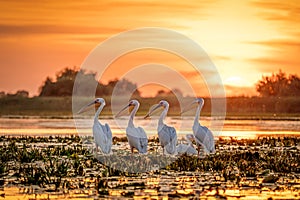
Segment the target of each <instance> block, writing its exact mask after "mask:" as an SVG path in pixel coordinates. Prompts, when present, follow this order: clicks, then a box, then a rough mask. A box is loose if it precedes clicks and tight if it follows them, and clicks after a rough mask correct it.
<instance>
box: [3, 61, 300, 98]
mask: <svg viewBox="0 0 300 200" xmlns="http://www.w3.org/2000/svg"><path fill="white" fill-rule="evenodd" d="M77 76H79V77H80V80H81V81H83V82H85V83H88V84H84V86H83V87H85V88H83V89H81V91H82V92H83V93H82V95H85V93H86V94H91V92H93V91H90V90H91V88H93V87H90V85H97V87H96V91H95V95H96V96H111V95H112V93H113V91H114V89H115V86H116V85H117V84H118V90H117V91H116V92H117V93H118V94H120V95H122V94H126V93H131V94H133V96H136V97H140V94H141V93H140V91H139V90H138V88H137V85H136V84H135V83H132V82H131V81H129V80H127V79H122V80H118V79H114V80H111V81H109V82H108V83H107V84H103V83H101V82H98V81H97V80H96V73H94V72H87V71H86V70H83V69H80V70H79V69H78V68H76V67H74V68H69V67H66V68H64V69H62V70H61V71H59V72H58V73H57V74H56V77H55V78H54V79H52V78H50V77H47V78H46V80H45V81H44V82H43V84H42V86H41V87H40V88H39V96H41V97H42V96H50V97H51V96H53V97H54V96H72V94H73V86H74V82H75V79H76V77H77ZM255 86H256V91H257V92H258V94H259V96H261V97H298V96H300V77H299V76H297V75H293V74H289V75H287V74H286V73H284V72H282V71H281V70H279V72H277V73H273V74H272V75H270V76H262V78H261V80H259V81H258V82H257V83H256V85H255ZM174 94H177V95H178V94H179V95H182V93H181V91H180V90H178V89H174V90H173V91H164V90H159V91H158V92H157V94H156V97H166V96H174ZM28 96H29V93H28V91H26V90H18V91H17V92H16V93H14V94H11V93H7V94H6V93H5V92H0V98H2V97H26V98H27V97H28Z"/></svg>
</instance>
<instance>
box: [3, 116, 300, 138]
mask: <svg viewBox="0 0 300 200" xmlns="http://www.w3.org/2000/svg"><path fill="white" fill-rule="evenodd" d="M127 120H128V119H127V118H120V119H117V120H115V119H112V118H103V119H101V118H100V122H101V123H103V124H104V123H108V124H109V125H110V127H111V129H112V132H113V135H114V136H124V135H125V129H126V125H127ZM76 122H77V126H75V122H74V120H73V119H41V118H27V119H12V118H0V135H35V136H47V135H71V134H74V135H77V134H79V135H91V134H92V132H91V127H92V123H93V120H92V119H78V120H77V121H76ZM213 122H214V123H215V122H218V119H213V118H210V117H202V118H201V124H202V125H205V126H207V127H209V128H210V129H212V130H213V132H214V135H215V137H216V138H217V137H219V136H222V137H237V138H255V137H257V136H262V135H300V120H234V119H232V120H225V121H224V126H221V125H222V121H221V124H220V126H219V125H218V124H217V123H215V124H217V126H218V127H212V123H213ZM166 123H167V124H169V125H171V126H174V127H175V128H176V130H177V134H178V135H181V134H187V133H191V132H192V130H191V127H192V123H193V118H191V117H186V118H184V119H179V118H171V117H167V119H166ZM135 124H136V125H137V126H141V127H143V128H144V129H145V131H146V133H147V135H148V136H149V137H152V136H156V127H157V118H154V119H151V120H145V119H143V118H141V117H136V119H135ZM213 125H214V124H213Z"/></svg>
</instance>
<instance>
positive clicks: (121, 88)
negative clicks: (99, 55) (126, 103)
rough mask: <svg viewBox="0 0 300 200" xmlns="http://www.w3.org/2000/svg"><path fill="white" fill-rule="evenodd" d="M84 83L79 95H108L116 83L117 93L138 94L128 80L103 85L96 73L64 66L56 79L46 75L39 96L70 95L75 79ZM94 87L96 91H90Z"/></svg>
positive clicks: (135, 86)
mask: <svg viewBox="0 0 300 200" xmlns="http://www.w3.org/2000/svg"><path fill="white" fill-rule="evenodd" d="M76 78H78V80H79V81H80V82H82V83H84V84H81V85H80V88H79V90H78V91H79V92H80V93H79V95H82V96H84V95H86V94H91V93H93V92H95V94H96V96H110V95H112V92H113V90H114V88H115V86H116V85H118V94H121V95H123V94H126V93H130V92H131V93H133V94H134V95H138V96H139V95H140V92H139V91H138V89H137V85H136V84H134V83H132V82H130V81H129V80H126V79H122V80H118V79H115V80H111V81H109V82H108V84H107V85H104V84H102V83H100V82H98V81H97V80H96V73H94V72H87V71H85V70H82V69H81V70H78V69H77V68H76V67H74V68H68V67H66V68H64V69H63V70H61V71H59V72H58V73H57V74H56V80H55V81H53V80H52V79H51V78H50V77H47V78H46V80H45V82H44V83H43V85H42V86H41V87H40V95H39V96H72V93H73V86H74V82H75V79H76ZM94 86H97V87H96V91H91V90H93V89H94V88H95V87H94Z"/></svg>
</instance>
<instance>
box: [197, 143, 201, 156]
mask: <svg viewBox="0 0 300 200" xmlns="http://www.w3.org/2000/svg"><path fill="white" fill-rule="evenodd" d="M200 150H201V146H200V145H198V146H197V151H198V158H200Z"/></svg>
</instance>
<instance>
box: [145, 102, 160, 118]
mask: <svg viewBox="0 0 300 200" xmlns="http://www.w3.org/2000/svg"><path fill="white" fill-rule="evenodd" d="M161 106H162V105H160V104H158V105H156V106H155V107H154V108H152V109H151V110H150V111H149V112H148V114H147V115H146V116H145V117H144V119H147V118H148V117H150V115H151V114H152V113H153V112H154V111H155V110H157V109H158V108H159V107H161Z"/></svg>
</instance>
